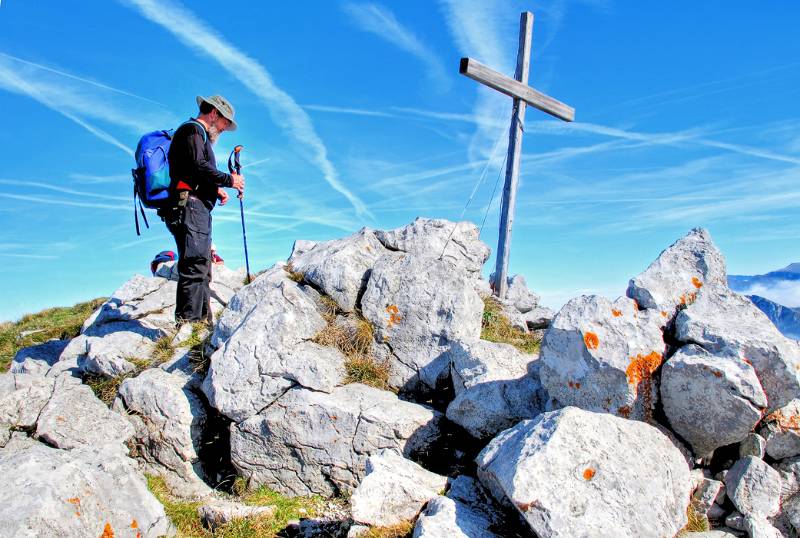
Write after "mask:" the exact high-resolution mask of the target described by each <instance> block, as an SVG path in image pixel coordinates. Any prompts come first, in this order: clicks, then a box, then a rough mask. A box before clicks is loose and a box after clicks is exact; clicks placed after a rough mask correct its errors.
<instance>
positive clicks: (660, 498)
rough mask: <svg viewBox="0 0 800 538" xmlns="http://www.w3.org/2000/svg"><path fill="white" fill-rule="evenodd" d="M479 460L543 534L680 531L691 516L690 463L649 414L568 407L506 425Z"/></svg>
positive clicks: (498, 493) (494, 485)
mask: <svg viewBox="0 0 800 538" xmlns="http://www.w3.org/2000/svg"><path fill="white" fill-rule="evenodd" d="M476 461H477V463H478V476H479V477H480V479H481V481H482V482H483V483H484V484H485V485H486V486H487V487H488V488H489V490H490V491H491V492H492V494H493V495H494V496H495V498H497V499H507V500H508V501H510V502H511V503H512V504H513V505H514V506H515V507H516V508H517V510H519V512H520V513H521V514H522V515H523V516H524V517H525V519H526V520H527V522H528V524H529V525H530V527H531V529H532V530H533V532H535V533H536V534H537V535H538V536H674V535H675V534H676V533H677V532H678V531H679V530H680V529H681V528H682V527H683V526H684V525H685V524H686V521H687V518H686V507H687V504H688V502H689V493H690V488H691V484H690V479H689V468H688V466H687V465H686V462H685V461H684V460H683V457H682V456H681V454H680V452H679V451H678V450H677V449H676V448H675V447H674V446H673V445H672V443H671V442H670V441H669V439H668V438H667V437H666V436H664V435H663V434H662V433H661V432H659V431H658V430H657V429H655V428H653V427H652V426H650V425H648V424H645V423H643V422H639V421H632V420H625V419H622V418H619V417H616V416H614V415H611V414H608V413H593V412H589V411H584V410H582V409H578V408H575V407H567V408H564V409H560V410H558V411H552V412H548V413H544V414H542V415H539V416H538V417H537V418H536V419H534V420H528V421H525V422H520V423H519V424H517V425H516V426H514V427H513V428H511V429H508V430H506V431H504V432H502V433H501V434H500V435H498V436H497V437H495V438H494V439H493V440H492V442H490V443H489V445H488V446H487V447H486V448H484V449H483V451H482V452H481V453H480V454H479V455H478V458H477V460H476Z"/></svg>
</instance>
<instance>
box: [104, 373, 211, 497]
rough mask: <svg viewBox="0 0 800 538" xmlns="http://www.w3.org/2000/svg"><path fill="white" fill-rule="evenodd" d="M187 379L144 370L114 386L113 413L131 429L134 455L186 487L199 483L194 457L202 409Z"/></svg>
mask: <svg viewBox="0 0 800 538" xmlns="http://www.w3.org/2000/svg"><path fill="white" fill-rule="evenodd" d="M187 384H188V382H187V381H186V379H185V378H184V377H182V376H180V375H175V374H170V373H168V372H166V371H164V370H162V369H161V368H151V369H149V370H145V371H144V372H142V373H141V374H139V375H138V376H136V377H132V378H128V379H126V380H125V381H123V382H122V384H121V385H120V387H119V396H118V399H117V400H116V401H115V402H114V409H115V410H117V411H118V412H119V413H122V414H124V415H125V416H126V417H127V420H129V421H130V424H131V425H132V427H133V428H135V432H136V433H135V436H134V441H135V443H136V445H137V449H138V450H137V451H138V453H139V455H140V456H141V457H142V458H144V459H145V460H146V461H148V462H150V463H153V464H157V465H160V466H162V467H164V468H166V469H167V470H168V471H171V472H172V473H175V475H177V476H178V477H180V478H181V479H183V480H184V481H186V482H189V483H196V482H197V481H200V480H202V476H203V470H202V466H201V463H200V457H199V455H198V452H199V449H200V447H201V442H202V436H203V427H204V426H205V423H206V410H205V406H204V405H203V402H202V401H201V400H200V398H199V397H198V396H197V395H196V394H194V393H193V392H192V391H191V390H190V389H189V388H188V387H187Z"/></svg>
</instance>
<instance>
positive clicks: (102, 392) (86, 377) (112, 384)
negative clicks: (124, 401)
mask: <svg viewBox="0 0 800 538" xmlns="http://www.w3.org/2000/svg"><path fill="white" fill-rule="evenodd" d="M134 375H136V373H135V372H129V373H127V374H122V375H118V376H117V377H112V378H107V377H103V376H98V375H94V374H86V373H85V374H83V382H84V383H85V384H87V385H89V388H91V389H92V390H93V391H94V393H95V395H96V396H97V397H98V398H99V399H100V400H101V401H102V402H103V403H105V404H106V405H107V406H109V407H110V406H111V404H112V403H114V398H116V397H117V391H119V386H120V385H121V384H122V382H123V381H125V380H126V379H128V378H129V377H133V376H134Z"/></svg>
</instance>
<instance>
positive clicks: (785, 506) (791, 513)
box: [781, 495, 800, 531]
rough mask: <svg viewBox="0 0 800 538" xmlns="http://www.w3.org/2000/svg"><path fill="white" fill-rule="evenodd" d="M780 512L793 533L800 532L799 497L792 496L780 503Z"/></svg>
mask: <svg viewBox="0 0 800 538" xmlns="http://www.w3.org/2000/svg"><path fill="white" fill-rule="evenodd" d="M781 511H782V512H783V514H784V515H785V516H786V519H788V520H789V524H791V526H792V528H794V530H795V531H798V530H800V495H793V496H792V497H790V498H788V499H786V500H785V501H783V502H782V503H781Z"/></svg>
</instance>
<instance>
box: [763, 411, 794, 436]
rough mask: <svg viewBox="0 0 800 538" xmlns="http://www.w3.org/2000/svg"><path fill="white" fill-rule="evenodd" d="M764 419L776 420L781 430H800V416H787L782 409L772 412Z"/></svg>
mask: <svg viewBox="0 0 800 538" xmlns="http://www.w3.org/2000/svg"><path fill="white" fill-rule="evenodd" d="M764 420H766V421H768V422H774V423H775V424H776V425H777V426H778V428H780V430H781V431H786V430H800V416H797V415H788V416H787V415H784V414H783V413H781V411H780V410H778V411H774V412H772V413H770V414H769V415H767V417H766V418H765V419H764Z"/></svg>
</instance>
